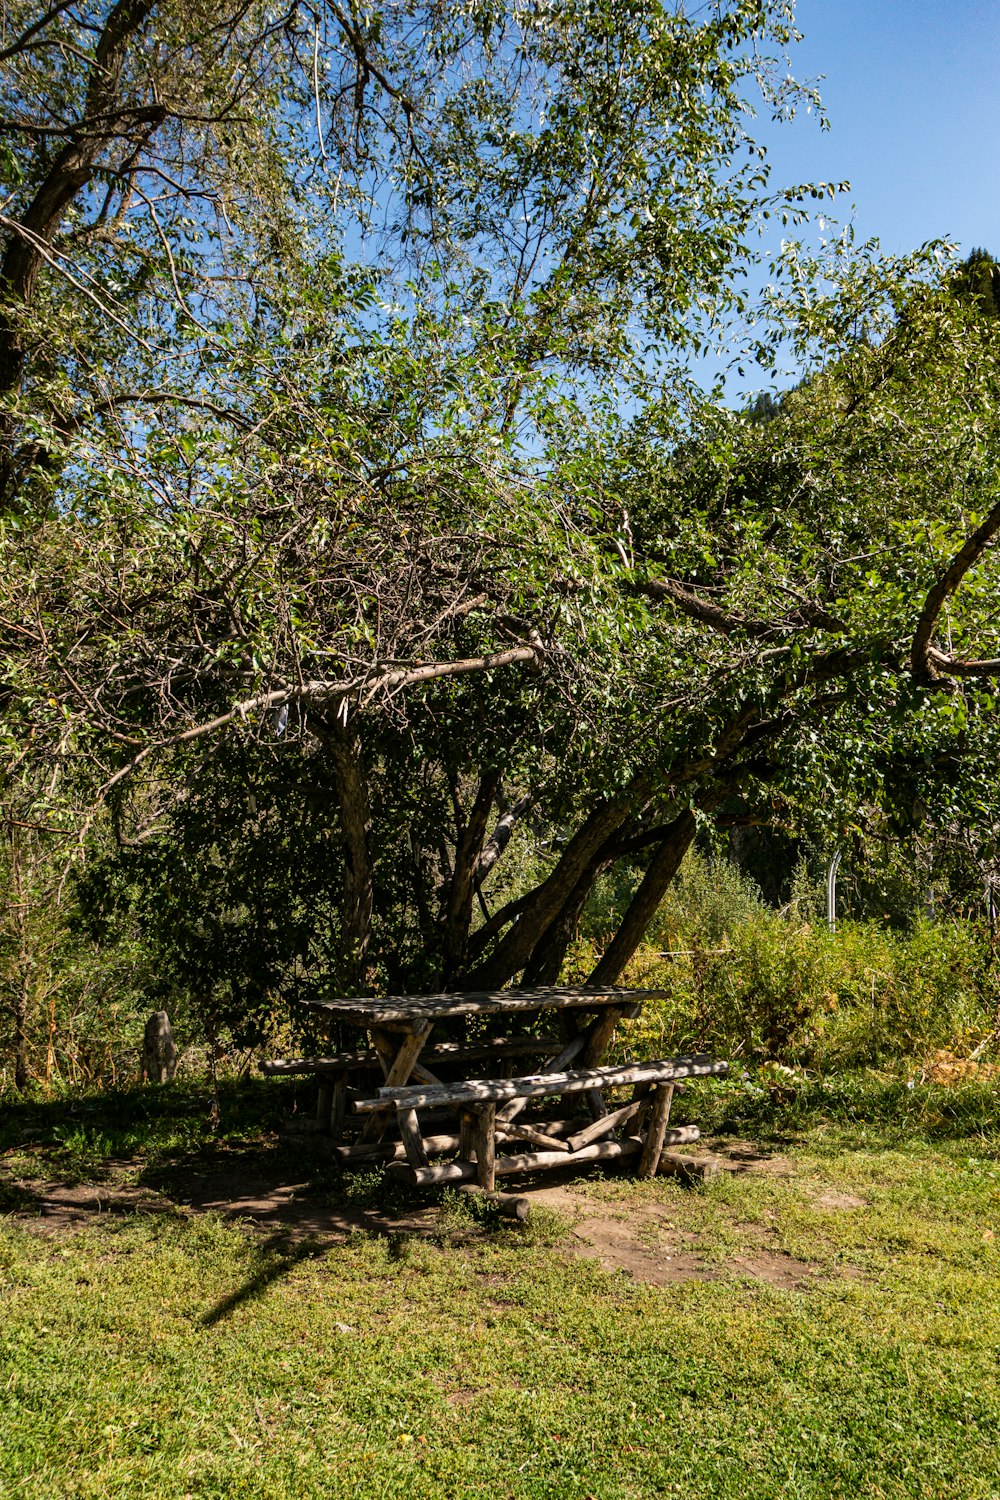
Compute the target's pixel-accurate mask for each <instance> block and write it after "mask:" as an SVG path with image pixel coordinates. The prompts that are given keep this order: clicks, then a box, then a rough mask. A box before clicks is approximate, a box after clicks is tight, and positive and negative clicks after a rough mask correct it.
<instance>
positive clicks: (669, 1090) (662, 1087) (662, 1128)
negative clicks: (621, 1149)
mask: <svg viewBox="0 0 1000 1500" xmlns="http://www.w3.org/2000/svg"><path fill="white" fill-rule="evenodd" d="M673 1098H674V1086H673V1084H672V1083H658V1084H657V1085H656V1087H655V1088H654V1090H653V1109H652V1113H651V1114H650V1117H649V1124H648V1125H647V1127H646V1139H645V1141H644V1142H643V1145H642V1156H641V1157H640V1158H639V1170H638V1172H637V1174H636V1175H637V1176H638V1177H655V1176H656V1169H657V1167H658V1166H659V1165H660V1152H661V1151H662V1150H663V1138H664V1136H665V1135H666V1133H667V1125H668V1123H669V1121H670V1106H671V1104H672V1103H673Z"/></svg>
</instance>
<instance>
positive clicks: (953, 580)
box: [910, 503, 1000, 682]
mask: <svg viewBox="0 0 1000 1500" xmlns="http://www.w3.org/2000/svg"><path fill="white" fill-rule="evenodd" d="M998 531H1000V503H998V504H997V505H995V506H994V507H993V509H992V510H991V511H990V513H989V515H988V516H987V517H986V519H985V521H984V522H983V523H982V525H981V526H977V528H976V530H975V531H974V532H972V534H971V535H970V536H967V537H966V539H965V541H964V542H963V543H962V546H961V547H960V548H959V550H958V551H957V552H956V554H955V556H954V557H953V558H952V560H951V562H950V563H949V564H948V567H947V568H946V569H945V571H944V572H943V573H942V574H941V577H940V578H939V579H938V580H937V582H936V583H935V584H934V586H933V588H932V589H931V590H930V591H929V593H928V595H927V598H926V600H925V602H924V607H923V609H922V610H921V612H920V618H919V620H918V621H917V628H916V630H915V631H914V633H913V646H912V649H911V651H910V671H911V672H912V674H913V676H914V678H915V679H916V680H917V682H934V681H935V680H936V679H938V678H940V677H941V675H942V674H941V672H940V670H939V664H938V661H937V660H935V658H936V657H939V656H940V653H936V652H934V651H932V648H931V637H932V635H933V634H934V627H935V625H936V624H937V621H938V616H939V615H940V613H941V611H942V609H943V608H944V603H945V600H946V599H947V598H948V597H949V596H950V595H951V594H953V593H954V592H955V590H956V589H957V588H958V585H959V584H960V583H961V581H962V579H963V578H964V577H965V575H966V573H968V571H969V569H970V568H971V567H973V566H974V565H975V564H976V563H977V562H978V561H979V559H980V558H981V557H982V555H983V553H984V552H985V551H986V548H987V547H988V546H989V544H990V542H991V541H992V540H993V538H994V537H995V536H996V534H997V532H998ZM972 665H974V666H977V667H982V666H991V665H992V664H990V663H973V664H972ZM949 670H951V671H954V672H955V673H956V674H958V675H966V676H976V677H978V676H994V675H995V672H994V671H989V672H982V671H974V672H966V673H965V674H962V673H961V665H960V664H959V663H951V664H949Z"/></svg>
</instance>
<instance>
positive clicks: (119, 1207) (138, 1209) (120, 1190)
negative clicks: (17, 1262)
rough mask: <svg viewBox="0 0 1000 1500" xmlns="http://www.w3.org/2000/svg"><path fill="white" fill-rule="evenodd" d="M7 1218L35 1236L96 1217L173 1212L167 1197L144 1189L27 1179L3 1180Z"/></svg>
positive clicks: (76, 1224)
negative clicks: (12, 1219) (8, 1210)
mask: <svg viewBox="0 0 1000 1500" xmlns="http://www.w3.org/2000/svg"><path fill="white" fill-rule="evenodd" d="M3 1189H4V1197H5V1198H8V1199H9V1200H10V1211H11V1217H12V1218H14V1219H16V1220H17V1222H18V1224H19V1225H20V1226H21V1227H22V1229H28V1230H30V1231H32V1232H33V1233H36V1234H43V1235H47V1234H60V1233H62V1232H64V1231H65V1230H68V1229H74V1228H78V1227H79V1226H80V1225H81V1224H86V1223H88V1222H89V1221H90V1220H92V1219H93V1218H94V1217H95V1216H97V1215H99V1214H130V1213H147V1214H163V1213H176V1212H177V1209H176V1206H175V1205H174V1204H173V1203H171V1201H170V1199H169V1198H164V1197H162V1196H161V1195H160V1194H158V1193H150V1192H149V1191H148V1189H145V1188H129V1187H105V1186H103V1185H102V1186H97V1187H95V1186H94V1185H93V1183H84V1184H81V1185H75V1184H70V1183H61V1182H56V1183H53V1182H34V1181H32V1180H30V1179H27V1180H25V1179H21V1180H18V1179H11V1178H6V1177H5V1178H4V1179H3Z"/></svg>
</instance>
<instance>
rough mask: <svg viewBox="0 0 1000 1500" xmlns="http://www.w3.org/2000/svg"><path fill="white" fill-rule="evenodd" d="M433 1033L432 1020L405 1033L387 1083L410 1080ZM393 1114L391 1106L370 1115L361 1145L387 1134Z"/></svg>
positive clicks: (373, 1142) (389, 1084) (371, 1142)
mask: <svg viewBox="0 0 1000 1500" xmlns="http://www.w3.org/2000/svg"><path fill="white" fill-rule="evenodd" d="M430 1034H431V1022H430V1021H424V1022H423V1023H422V1024H421V1025H420V1026H417V1027H414V1028H413V1029H412V1030H411V1031H406V1032H404V1034H403V1040H402V1041H401V1042H400V1044H399V1050H398V1051H397V1053H396V1056H395V1057H394V1058H393V1060H392V1065H391V1067H390V1068H389V1071H388V1073H386V1075H385V1081H386V1085H387V1086H388V1087H392V1086H393V1085H394V1084H400V1085H405V1084H407V1083H409V1081H410V1074H411V1073H412V1072H413V1065H414V1063H415V1062H416V1060H417V1058H418V1057H419V1056H420V1053H421V1051H422V1050H423V1047H424V1043H425V1042H426V1041H427V1038H428V1037H429V1036H430ZM391 1115H392V1108H391V1106H390V1107H388V1108H386V1109H379V1110H377V1111H376V1112H375V1113H374V1114H372V1115H369V1117H368V1119H367V1121H366V1122H365V1128H364V1130H362V1132H361V1135H360V1136H359V1138H358V1144H359V1145H360V1146H367V1145H375V1144H377V1143H378V1142H379V1141H380V1140H381V1139H382V1137H383V1135H385V1130H386V1126H387V1125H388V1123H389V1120H390V1118H391Z"/></svg>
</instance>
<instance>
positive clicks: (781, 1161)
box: [704, 1141, 795, 1177]
mask: <svg viewBox="0 0 1000 1500" xmlns="http://www.w3.org/2000/svg"><path fill="white" fill-rule="evenodd" d="M704 1144H705V1145H706V1147H707V1148H708V1153H709V1154H711V1155H712V1156H713V1157H714V1158H715V1160H716V1161H717V1162H718V1163H719V1166H720V1167H721V1168H722V1170H723V1171H724V1172H735V1173H744V1172H752V1173H754V1174H761V1175H763V1176H766V1177H794V1175H795V1168H794V1167H793V1166H792V1163H791V1162H790V1161H789V1159H788V1157H787V1156H779V1155H778V1153H777V1152H775V1151H769V1150H767V1148H766V1147H764V1146H758V1145H757V1144H756V1142H755V1141H706V1142H705V1143H704Z"/></svg>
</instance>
